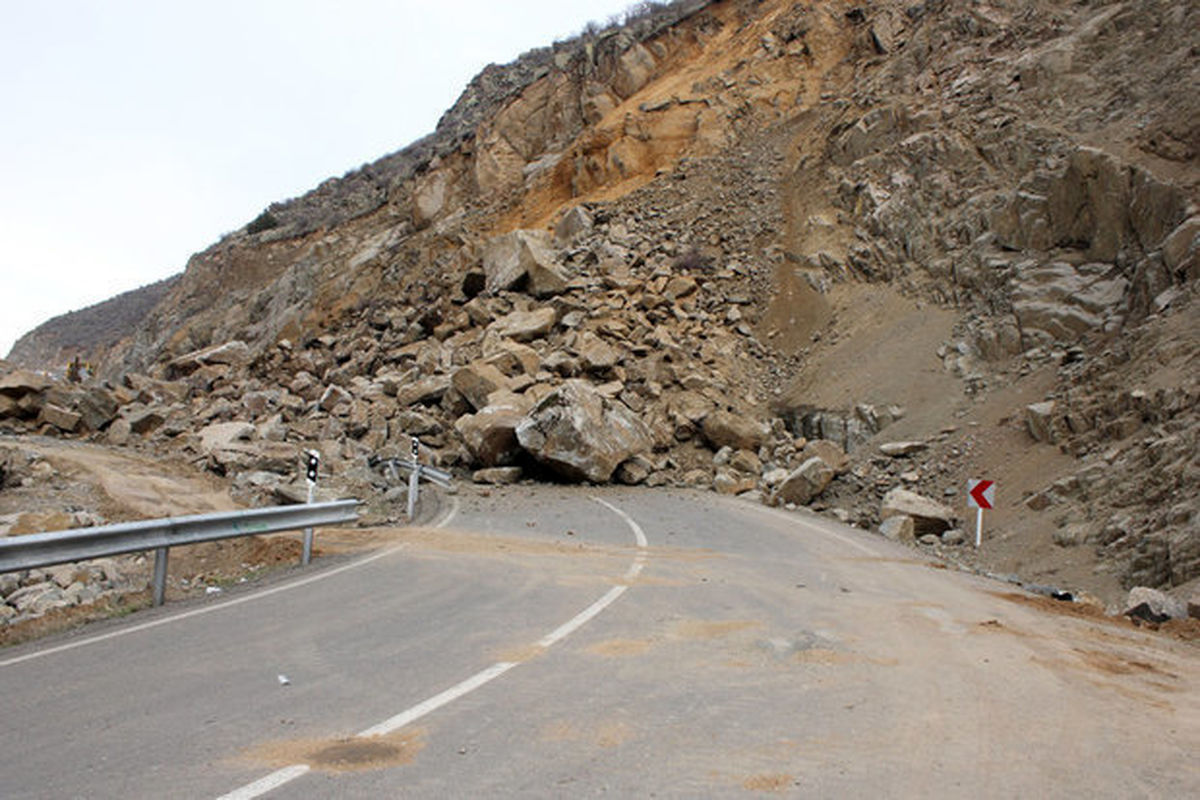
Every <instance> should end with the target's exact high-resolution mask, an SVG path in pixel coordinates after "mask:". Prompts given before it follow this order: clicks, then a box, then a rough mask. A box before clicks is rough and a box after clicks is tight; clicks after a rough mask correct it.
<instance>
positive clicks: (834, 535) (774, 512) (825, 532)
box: [754, 506, 883, 556]
mask: <svg viewBox="0 0 1200 800" xmlns="http://www.w3.org/2000/svg"><path fill="white" fill-rule="evenodd" d="M754 510H755V511H762V512H765V513H767V514H770V515H771V516H773V517H777V518H779V519H781V520H784V521H786V522H790V523H792V524H793V525H802V526H804V527H805V528H808V529H809V530H811V531H816V532H817V533H819V534H820V535H822V536H825V537H827V538H830V539H837V540H838V541H839V542H841V543H842V544H848V545H850V546H851V547H853V548H854V549H855V550H857V551H859V552H860V553H866V554H867V555H869V556H881V555H883V554H882V553H880V552H879V551H878V550H876V549H875V548H873V547H871V546H870V545H866V544H863V543H862V542H858V541H855V540H854V539H852V538H851V537H850V536H849V535H847V534H844V533H841V532H839V531H836V530H829V529H828V528H822V527H821V526H820V525H817V524H815V523H813V522H811V521H809V520H806V519H804V517H802V516H800V515H799V514H793V513H790V512H787V511H780V510H779V509H778V508H769V507H766V506H762V507H757V506H756V507H754Z"/></svg>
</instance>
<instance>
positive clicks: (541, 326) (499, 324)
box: [487, 307, 558, 342]
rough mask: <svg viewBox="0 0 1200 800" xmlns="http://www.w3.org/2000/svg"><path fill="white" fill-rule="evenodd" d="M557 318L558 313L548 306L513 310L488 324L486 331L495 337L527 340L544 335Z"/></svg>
mask: <svg viewBox="0 0 1200 800" xmlns="http://www.w3.org/2000/svg"><path fill="white" fill-rule="evenodd" d="M557 320H558V313H557V312H556V311H555V310H554V309H553V308H549V307H545V308H536V309H534V310H533V311H514V312H513V313H511V314H509V315H507V316H504V317H501V318H500V319H498V320H496V321H495V322H493V323H492V324H491V325H489V326H488V328H487V332H488V333H489V334H491V335H493V336H496V337H500V338H505V339H514V340H516V341H518V342H527V341H530V340H532V339H537V338H540V337H542V336H545V335H546V334H547V333H549V332H550V331H551V330H552V329H553V328H554V323H555V322H556V321H557Z"/></svg>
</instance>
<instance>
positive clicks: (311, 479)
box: [300, 450, 321, 566]
mask: <svg viewBox="0 0 1200 800" xmlns="http://www.w3.org/2000/svg"><path fill="white" fill-rule="evenodd" d="M305 455H307V456H308V464H307V466H306V476H307V480H308V504H309V505H312V501H313V497H314V496H315V495H316V493H317V472H318V470H319V469H320V466H321V454H320V453H318V452H317V451H316V450H306V451H305ZM312 548H313V529H312V528H305V529H304V550H303V552H302V553H301V555H300V563H301V564H304V565H305V566H308V564H309V562H311V561H312Z"/></svg>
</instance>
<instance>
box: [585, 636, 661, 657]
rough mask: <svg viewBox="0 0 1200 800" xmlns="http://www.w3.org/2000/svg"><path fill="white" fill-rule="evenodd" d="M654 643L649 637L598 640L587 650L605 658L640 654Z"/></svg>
mask: <svg viewBox="0 0 1200 800" xmlns="http://www.w3.org/2000/svg"><path fill="white" fill-rule="evenodd" d="M652 644H653V643H652V642H651V641H650V640H649V639H609V640H608V641H606V642H597V643H596V644H594V645H592V646H591V647H589V648H588V649H587V652H589V653H591V654H592V655H595V656H604V657H605V658H620V657H623V656H640V655H641V654H642V653H644V652H646V651H647V650H649V649H650V647H651V645H652Z"/></svg>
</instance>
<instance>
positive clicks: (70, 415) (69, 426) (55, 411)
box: [38, 403, 82, 433]
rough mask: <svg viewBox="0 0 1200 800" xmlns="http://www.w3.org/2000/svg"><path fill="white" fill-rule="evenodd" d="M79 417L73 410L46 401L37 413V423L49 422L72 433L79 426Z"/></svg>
mask: <svg viewBox="0 0 1200 800" xmlns="http://www.w3.org/2000/svg"><path fill="white" fill-rule="evenodd" d="M81 419H82V417H81V416H80V415H79V414H76V413H75V412H74V411H71V410H70V409H66V408H63V407H62V406H56V405H54V404H53V403H46V404H45V405H44V406H42V410H41V413H39V414H38V424H46V423H49V424H50V425H53V426H54V427H56V428H58V429H59V430H60V431H63V432H65V433H73V432H74V431H75V429H76V428H78V427H79V421H80V420H81Z"/></svg>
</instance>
